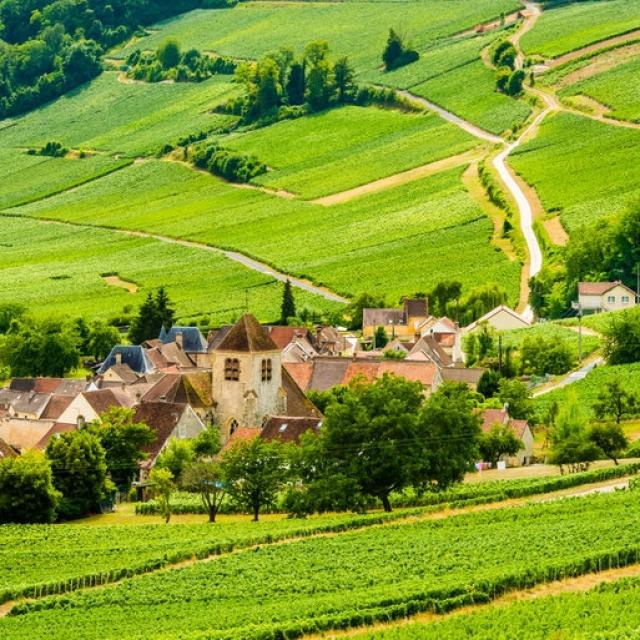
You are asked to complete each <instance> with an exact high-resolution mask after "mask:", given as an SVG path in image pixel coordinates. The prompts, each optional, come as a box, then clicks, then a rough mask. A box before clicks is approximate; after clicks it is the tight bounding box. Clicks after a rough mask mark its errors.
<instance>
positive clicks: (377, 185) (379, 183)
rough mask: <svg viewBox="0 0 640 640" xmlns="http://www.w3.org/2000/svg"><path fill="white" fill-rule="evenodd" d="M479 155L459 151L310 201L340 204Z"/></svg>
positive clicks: (457, 164) (475, 158)
mask: <svg viewBox="0 0 640 640" xmlns="http://www.w3.org/2000/svg"><path fill="white" fill-rule="evenodd" d="M480 157H481V155H480V154H479V153H478V151H477V150H473V149H472V150H471V151H467V152H465V153H461V154H459V155H457V156H451V157H450V158H444V159H442V160H437V161H436V162H431V163H429V164H425V165H422V166H421V167H415V168H414V169H409V170H408V171H403V172H401V173H396V174H395V175H393V176H387V177H386V178H380V179H379V180H375V181H374V182H369V183H368V184H363V185H360V186H359V187H354V188H353V189H348V190H347V191H341V192H340V193H333V194H331V195H329V196H323V197H322V198H317V199H316V200H311V202H312V203H313V204H320V205H323V206H325V207H329V206H331V205H334V204H342V203H343V202H349V201H351V200H354V199H356V198H359V197H361V196H364V195H368V194H370V193H377V192H378V191H384V190H386V189H391V188H392V187H397V186H399V185H401V184H406V183H407V182H413V181H414V180H420V179H421V178H426V177H427V176H431V175H433V174H435V173H440V172H441V171H446V170H447V169H453V168H454V167H459V166H461V165H465V164H470V163H471V162H473V161H474V160H478V159H480Z"/></svg>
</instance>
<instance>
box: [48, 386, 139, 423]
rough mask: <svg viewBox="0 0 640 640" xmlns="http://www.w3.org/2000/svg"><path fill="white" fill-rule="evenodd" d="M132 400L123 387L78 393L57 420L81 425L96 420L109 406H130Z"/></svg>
mask: <svg viewBox="0 0 640 640" xmlns="http://www.w3.org/2000/svg"><path fill="white" fill-rule="evenodd" d="M133 405H134V400H133V398H132V396H131V394H130V393H129V392H127V391H126V390H124V389H118V388H116V389H99V390H97V391H85V392H84V393H80V394H78V395H77V396H76V397H75V398H74V399H73V400H72V401H71V402H70V403H69V406H68V407H67V408H66V409H65V410H64V411H63V412H62V413H61V414H60V417H59V418H58V422H60V423H62V424H68V425H74V426H82V425H83V424H85V423H89V422H92V421H93V420H97V419H98V418H99V417H100V416H101V415H102V414H103V413H105V412H107V411H108V410H109V409H110V408H111V407H125V408H131V407H133Z"/></svg>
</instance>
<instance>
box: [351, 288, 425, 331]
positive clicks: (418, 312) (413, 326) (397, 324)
mask: <svg viewBox="0 0 640 640" xmlns="http://www.w3.org/2000/svg"><path fill="white" fill-rule="evenodd" d="M428 318H429V302H428V301H427V299H426V298H405V300H404V302H403V305H402V307H401V308H399V309H363V311H362V335H363V337H364V338H365V339H369V338H372V337H373V335H374V333H375V332H376V329H377V328H378V327H384V329H385V331H386V332H387V335H388V336H389V337H390V338H391V339H393V338H396V337H399V338H413V337H414V336H415V334H416V333H417V332H418V327H419V326H420V325H421V324H422V323H424V322H425V320H427V319H428Z"/></svg>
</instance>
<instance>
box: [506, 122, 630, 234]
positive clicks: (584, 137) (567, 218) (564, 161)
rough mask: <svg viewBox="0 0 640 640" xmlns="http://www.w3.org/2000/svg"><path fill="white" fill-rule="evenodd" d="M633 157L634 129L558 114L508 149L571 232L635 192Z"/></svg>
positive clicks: (621, 206)
mask: <svg viewBox="0 0 640 640" xmlns="http://www.w3.org/2000/svg"><path fill="white" fill-rule="evenodd" d="M602 158H606V159H607V170H606V171H603V170H602V162H601V159H602ZM639 160H640V131H636V130H633V129H623V128H621V127H612V126H610V125H606V124H602V123H599V122H595V121H593V120H590V119H588V118H583V117H580V116H576V115H572V114H568V113H561V114H558V115H555V116H552V117H549V118H547V119H546V120H545V121H544V122H543V124H542V126H541V127H540V132H539V134H538V136H537V137H536V138H535V139H533V140H531V141H530V142H527V143H526V144H523V145H522V146H521V147H518V148H517V149H516V150H515V151H514V152H513V153H512V155H511V157H510V164H511V165H512V166H513V167H514V169H515V170H516V171H517V172H518V173H519V174H520V175H521V176H522V177H523V178H524V179H525V181H526V182H528V183H529V184H533V185H535V187H536V189H537V191H538V194H539V196H540V198H541V200H542V203H543V205H544V207H545V210H546V211H548V212H557V213H559V214H560V218H561V220H562V223H563V225H564V227H565V229H567V230H568V231H569V233H570V234H571V233H574V232H575V231H576V230H577V229H579V228H580V227H581V226H582V225H587V224H590V223H592V222H594V221H596V220H597V219H599V218H602V217H605V216H610V215H616V214H619V213H621V212H623V211H624V210H625V209H626V208H627V207H628V206H629V205H630V204H631V203H632V202H633V201H634V200H635V199H636V198H637V197H638V196H639V195H640V161H639Z"/></svg>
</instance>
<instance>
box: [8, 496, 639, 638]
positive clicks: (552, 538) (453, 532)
mask: <svg viewBox="0 0 640 640" xmlns="http://www.w3.org/2000/svg"><path fill="white" fill-rule="evenodd" d="M639 515H640V506H639V505H638V501H637V497H636V496H635V495H633V494H627V493H621V494H617V495H606V496H591V497H588V498H580V499H576V500H562V501H558V502H552V503H546V504H540V505H531V506H525V507H519V508H507V509H501V510H496V511H493V512H491V513H475V514H468V515H463V516H458V517H453V518H448V519H445V520H439V521H433V522H427V521H423V522H415V523H411V522H406V523H399V524H390V525H387V526H385V529H384V533H385V535H380V530H375V529H363V530H360V531H354V532H348V533H345V534H343V535H340V536H333V537H331V536H330V537H324V538H315V539H308V540H303V541H300V542H295V543H291V544H286V545H274V546H270V547H267V546H263V547H261V548H260V550H259V551H249V552H245V553H237V554H233V555H229V556H225V557H221V558H219V559H218V560H217V561H216V562H209V563H201V564H195V565H192V566H190V567H185V568H183V569H177V570H174V571H168V572H163V573H158V574H154V575H148V576H141V577H138V578H134V579H130V580H125V581H124V582H122V583H121V584H119V585H116V586H113V587H106V588H104V589H100V590H95V591H90V592H86V593H80V592H78V593H75V594H70V595H68V596H64V597H63V599H62V600H61V599H59V598H55V597H54V598H49V599H44V600H42V601H40V602H37V603H35V604H34V605H28V604H27V605H24V606H22V607H19V608H18V609H17V610H16V611H15V612H14V613H15V614H17V615H13V616H10V617H5V618H2V619H1V620H0V633H1V634H2V637H3V638H7V640H14V639H16V640H17V639H22V638H34V637H44V636H45V635H46V637H48V638H51V640H56V639H58V638H65V640H67V639H68V640H75V639H76V638H120V639H124V638H133V637H139V636H140V629H142V628H144V634H145V637H146V638H160V637H165V638H166V637H175V636H177V635H180V637H182V638H202V637H204V636H205V634H206V637H208V638H229V639H233V638H244V639H253V638H256V639H257V638H265V637H274V634H276V635H278V637H283V636H285V637H286V635H287V634H288V633H300V632H303V631H314V630H318V629H322V628H331V627H345V626H349V625H354V624H362V623H364V622H366V621H369V622H371V621H373V620H375V619H380V618H384V619H389V618H390V617H399V616H404V615H407V614H410V613H415V612H417V611H420V610H424V609H432V608H433V609H436V610H443V609H445V610H446V609H447V608H449V607H452V606H456V605H460V604H466V603H471V602H483V601H487V600H488V599H490V598H491V597H493V596H495V595H499V594H500V593H502V592H504V591H506V590H510V589H516V588H522V587H524V586H530V585H533V584H536V583H538V582H543V581H548V580H555V579H558V578H561V577H563V576H571V575H580V574H582V573H586V572H590V571H597V570H598V569H606V568H609V567H611V566H620V565H623V564H626V563H630V562H636V561H637V559H638V557H640V532H638V530H637V527H636V526H635V525H636V523H637V518H638V516H639ZM585 522H588V523H589V526H588V527H587V526H585ZM550 532H552V533H550ZM292 597H294V598H295V607H292V606H291V599H292Z"/></svg>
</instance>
